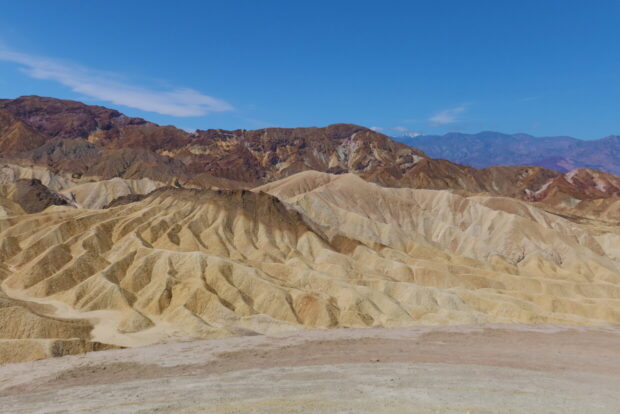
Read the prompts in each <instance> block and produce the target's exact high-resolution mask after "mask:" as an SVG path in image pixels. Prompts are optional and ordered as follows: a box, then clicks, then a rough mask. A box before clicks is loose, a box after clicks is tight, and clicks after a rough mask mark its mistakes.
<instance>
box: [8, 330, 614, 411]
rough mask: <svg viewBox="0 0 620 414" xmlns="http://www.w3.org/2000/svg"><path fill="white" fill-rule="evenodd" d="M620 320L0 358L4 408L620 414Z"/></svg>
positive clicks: (325, 334)
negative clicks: (16, 360) (617, 324)
mask: <svg viewBox="0 0 620 414" xmlns="http://www.w3.org/2000/svg"><path fill="white" fill-rule="evenodd" d="M619 395H620V328H563V327H553V326H540V327H531V326H519V325H511V326H501V325H494V326H486V327H415V328H407V329H365V330H364V329H355V330H353V329H340V330H332V331H307V332H298V333H291V334H282V335H274V336H268V337H265V336H255V337H242V338H229V339H223V340H212V341H195V342H187V343H177V344H169V345H157V346H151V347H145V348H134V349H126V350H118V351H104V352H98V353H92V354H88V355H81V356H71V357H64V358H57V359H48V360H42V361H35V362H29V363H21V364H7V365H4V366H0V412H2V413H16V414H18V413H19V414H21V413H28V414H30V413H120V414H122V413H154V412H157V413H265V414H267V413H270V414H271V413H605V414H607V413H612V414H613V413H620V400H619Z"/></svg>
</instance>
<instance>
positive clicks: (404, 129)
mask: <svg viewBox="0 0 620 414" xmlns="http://www.w3.org/2000/svg"><path fill="white" fill-rule="evenodd" d="M392 131H396V132H398V133H399V134H400V135H402V136H404V137H410V138H415V137H417V136H420V135H422V133H421V132H418V131H414V130H412V129H409V128H407V127H404V126H395V127H393V128H392Z"/></svg>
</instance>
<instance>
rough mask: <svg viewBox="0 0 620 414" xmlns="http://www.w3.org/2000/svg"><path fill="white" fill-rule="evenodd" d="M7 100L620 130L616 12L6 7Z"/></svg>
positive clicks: (339, 6)
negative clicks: (32, 98) (43, 99)
mask: <svg viewBox="0 0 620 414" xmlns="http://www.w3.org/2000/svg"><path fill="white" fill-rule="evenodd" d="M0 10H2V12H1V13H0V98H16V97H18V96H22V95H41V96H52V97H57V98H64V99H75V100H80V101H83V102H86V103H88V104H97V105H104V106H108V107H112V108H115V109H118V110H120V111H121V112H123V113H125V114H127V115H130V116H139V117H142V118H145V119H148V120H150V121H153V122H157V123H160V124H165V125H175V126H177V127H180V128H183V129H186V130H194V129H207V128H224V129H238V128H243V129H257V128H265V127H272V126H275V127H296V126H324V125H328V124H332V123H340V122H346V123H355V124H360V125H364V126H367V127H372V128H374V129H376V130H378V131H381V132H383V133H385V134H387V135H393V136H395V135H415V134H421V133H422V134H443V133H447V132H468V133H475V132H479V131H484V130H493V131H501V132H505V133H517V132H522V133H529V134H532V135H535V136H557V135H568V136H574V137H577V138H582V139H596V138H602V137H604V136H608V135H612V134H620V105H619V104H618V103H619V102H620V70H619V69H620V47H618V45H619V44H620V30H619V29H618V22H619V21H620V2H618V1H606V0H597V1H593V2H585V1H572V0H563V1H552V0H536V1H529V0H519V1H508V0H505V1H499V0H495V1H486V0H470V1H442V0H435V1H430V0H429V1H403V2H399V1H382V2H380V1H363V0H358V1H344V0H343V1H336V0H332V1H277V2H276V1H268V0H264V1H234V0H229V1H218V2H215V1H182V0H178V1H175V2H170V1H165V2H164V1H161V2H160V1H155V0H151V1H138V0H132V1H111V0H107V1H105V2H95V1H67V0H58V1H28V2H19V1H13V0H0Z"/></svg>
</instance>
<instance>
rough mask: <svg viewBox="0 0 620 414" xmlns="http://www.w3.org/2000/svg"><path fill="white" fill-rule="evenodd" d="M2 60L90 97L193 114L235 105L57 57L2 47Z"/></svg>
mask: <svg viewBox="0 0 620 414" xmlns="http://www.w3.org/2000/svg"><path fill="white" fill-rule="evenodd" d="M0 60H4V61H9V62H14V63H17V64H20V65H22V66H23V68H22V70H23V71H24V72H25V73H26V74H28V75H29V76H31V77H33V78H36V79H46V80H52V81H55V82H59V83H61V84H62V85H64V86H67V87H69V88H70V89H71V90H72V91H74V92H77V93H80V94H83V95H85V96H88V97H90V98H94V99H98V100H101V101H106V102H111V103H113V104H116V105H124V106H128V107H131V108H136V109H140V110H143V111H148V112H156V113H159V114H163V115H172V116H178V117H190V116H202V115H206V114H208V113H210V112H222V111H230V110H232V109H233V107H232V106H231V105H229V104H228V103H226V102H224V101H222V100H220V99H216V98H213V97H211V96H207V95H203V94H202V93H200V92H198V91H196V90H194V89H189V88H175V89H172V90H154V89H150V88H146V87H142V86H137V85H133V84H131V83H129V82H127V81H126V80H124V79H123V78H122V77H121V76H119V75H118V74H114V73H109V72H103V71H99V70H95V69H90V68H87V67H84V66H80V65H76V64H73V63H68V62H64V61H61V60H57V59H50V58H45V57H40V56H32V55H28V54H24V53H19V52H14V51H11V50H8V49H3V48H0Z"/></svg>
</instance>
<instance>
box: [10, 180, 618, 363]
mask: <svg viewBox="0 0 620 414" xmlns="http://www.w3.org/2000/svg"><path fill="white" fill-rule="evenodd" d="M81 185H85V184H81ZM92 185H95V184H92ZM147 187H148V186H146V187H143V188H142V189H143V190H144V191H147V190H146V188H147ZM110 188H112V190H110ZM115 188H116V187H114V186H110V185H109V184H105V185H103V184H101V185H100V187H98V189H97V190H96V194H97V196H96V197H94V198H93V199H94V200H96V202H93V204H91V205H90V208H92V207H93V206H96V207H100V206H102V204H103V201H102V200H105V201H106V202H107V201H108V200H109V199H111V198H113V195H114V196H116V195H117V193H118V191H116V190H115ZM148 188H149V189H150V188H152V187H148ZM58 190H59V191H62V190H63V189H60V188H59V189H58ZM91 191H92V189H89V190H88V191H85V194H89V193H90V192H91ZM109 191H111V193H110V192H109ZM267 193H269V194H267ZM111 194H112V195H111ZM87 199H88V198H87ZM130 201H131V200H130ZM0 202H2V201H0ZM5 205H7V206H8V207H4V206H5ZM77 207H78V208H76V207H74V206H50V207H48V208H47V209H45V210H43V211H41V212H39V213H35V214H23V213H21V212H20V211H18V207H17V208H16V207H15V206H13V207H12V205H10V204H9V202H4V204H0V208H4V209H12V210H11V214H5V216H4V217H3V216H2V215H1V214H0V279H1V280H2V283H1V285H0V286H1V289H2V291H1V292H0V295H2V296H0V299H2V298H4V299H2V305H1V306H2V308H0V339H1V341H0V359H3V360H5V361H6V360H9V359H10V358H9V357H7V355H18V354H14V353H12V351H11V350H19V349H22V347H23V344H24V342H23V341H24V340H26V339H27V340H30V341H32V340H36V341H39V343H41V344H45V346H43V345H41V346H40V349H39V350H38V351H37V352H34V353H30V354H24V355H22V354H19V355H18V356H17V357H16V356H13V357H12V358H13V359H11V360H26V359H33V358H39V357H42V356H49V355H59V354H63V353H74V352H83V351H85V350H89V349H99V348H101V347H106V346H108V347H109V346H129V347H133V346H140V345H146V344H152V343H159V342H169V341H178V340H184V339H189V338H215V337H224V336H233V335H247V334H255V333H272V332H281V331H289V330H299V329H305V328H333V327H367V326H385V327H397V326H408V325H417V324H464V323H465V324H471V323H487V322H501V323H513V322H514V323H517V322H518V323H556V324H577V325H607V324H617V323H620V299H619V298H620V257H619V255H618V253H617V252H618V251H620V229H619V228H618V226H617V225H614V224H613V223H612V222H606V223H605V225H600V226H598V227H597V226H596V225H595V224H593V223H590V222H588V223H587V224H582V223H579V222H577V221H575V220H569V219H567V218H564V217H560V216H558V215H554V214H551V213H548V212H546V211H544V210H542V209H539V208H537V207H536V206H535V205H533V204H528V203H526V202H522V201H519V200H515V199H509V198H501V197H490V196H470V197H466V196H462V195H457V194H454V193H452V192H450V191H445V190H443V191H435V190H415V189H403V188H383V187H380V186H378V185H376V184H371V183H368V182H366V181H364V180H362V179H361V178H359V177H358V176H355V175H351V174H344V175H330V174H326V173H318V172H303V173H299V174H296V175H294V176H291V177H288V178H286V179H283V180H280V181H277V182H274V183H271V184H268V185H265V186H262V187H259V188H256V189H255V190H254V191H252V192H251V191H245V190H234V191H233V190H228V191H225V190H220V191H213V190H189V189H171V188H162V189H158V190H156V191H154V192H152V193H151V194H150V195H148V196H146V197H145V198H143V199H141V200H140V201H136V202H133V203H131V202H130V203H128V204H123V205H118V206H116V207H112V208H109V209H104V210H93V209H90V208H89V209H85V208H79V207H80V205H79V204H78V206H77ZM0 211H2V210H0ZM61 339H62V340H63V341H65V342H63V343H62V344H63V345H62V346H61V345H56V346H55V347H53V346H51V345H49V344H50V342H53V341H58V340H61ZM68 340H70V341H73V342H71V343H68V342H66V341H68ZM76 341H77V342H76Z"/></svg>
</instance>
